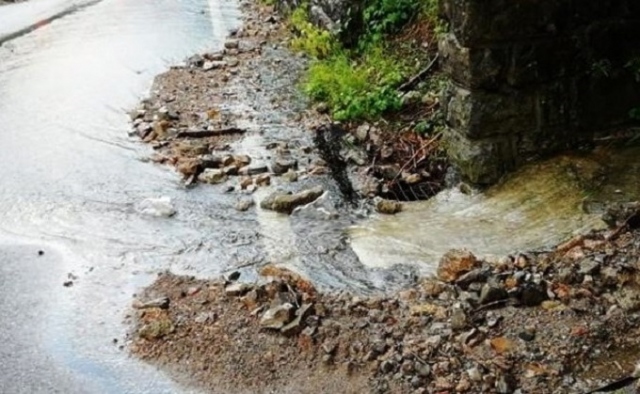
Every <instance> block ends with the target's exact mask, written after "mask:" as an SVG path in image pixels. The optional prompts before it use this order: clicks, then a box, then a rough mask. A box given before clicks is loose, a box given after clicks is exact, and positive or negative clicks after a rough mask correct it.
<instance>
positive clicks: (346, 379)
mask: <svg viewBox="0 0 640 394" xmlns="http://www.w3.org/2000/svg"><path fill="white" fill-rule="evenodd" d="M608 236H611V232H606V233H594V234H590V235H587V236H579V237H576V238H574V239H571V240H569V241H567V242H566V243H565V244H562V245H559V246H558V247H557V248H555V249H554V250H551V251H546V252H540V253H524V254H518V255H513V256H505V257H504V258H501V259H499V260H497V261H484V260H479V259H477V258H476V257H475V256H473V255H472V254H471V253H470V252H468V251H452V252H449V253H447V254H446V255H445V256H443V258H442V260H441V262H440V265H439V268H438V274H437V276H435V277H432V278H424V279H420V280H418V281H417V283H416V284H415V285H413V286H410V287H407V288H406V289H404V290H402V291H400V292H398V293H395V294H386V295H384V294H381V295H374V296H366V297H365V296H358V295H353V294H348V293H346V292H338V293H324V294H323V293H321V292H319V291H318V290H317V289H315V288H314V286H313V284H311V283H309V282H308V281H306V280H305V279H304V278H301V277H299V276H297V275H296V274H294V273H291V272H289V271H286V270H284V269H278V268H276V267H273V266H267V267H265V268H263V269H262V271H261V277H260V279H259V280H258V281H255V282H251V283H244V282H242V277H240V278H236V277H235V276H233V275H231V278H218V279H212V280H202V279H195V278H193V277H181V276H175V275H172V274H170V273H163V274H160V275H159V276H158V278H157V280H156V281H155V282H154V283H153V284H152V285H151V286H150V287H148V288H147V289H145V290H144V292H143V293H141V294H140V295H139V296H138V299H137V300H136V302H135V303H134V307H135V308H137V310H136V312H135V313H134V316H133V321H134V326H135V329H134V331H133V332H132V334H131V338H130V340H131V343H130V349H131V351H132V352H133V353H134V354H135V355H137V356H139V357H141V358H142V359H144V360H148V361H150V362H152V363H155V364H158V365H161V366H163V367H165V368H167V369H168V370H170V371H174V372H179V373H180V374H181V375H182V376H189V377H191V378H193V379H194V380H196V381H197V382H198V383H199V384H200V385H202V387H204V388H206V389H209V390H210V391H211V392H230V393H235V392H251V393H263V392H264V393H267V392H277V393H280V392H296V393H317V392H326V393H329V392H332V393H514V392H520V393H541V394H542V393H584V392H587V389H594V388H596V387H599V386H601V385H603V384H604V383H605V382H607V381H610V380H617V379H619V378H622V377H624V376H627V375H628V374H629V373H630V372H631V371H632V370H633V367H634V363H635V362H636V361H637V358H636V355H637V350H638V345H639V343H638V342H639V341H638V335H639V334H640V332H639V330H640V327H639V326H638V323H639V319H640V315H639V314H638V310H640V276H639V273H640V232H639V231H637V230H634V231H627V232H624V233H619V234H616V235H615V236H614V237H611V239H607V237H608ZM231 279H233V280H231ZM158 298H160V299H161V300H163V301H162V302H161V304H162V305H161V307H157V305H158V302H157V301H155V303H154V301H152V300H157V299H158ZM150 300H151V301H152V302H151V303H148V304H145V302H149V301H150ZM283 311H285V312H283ZM274 316H275V317H274Z"/></svg>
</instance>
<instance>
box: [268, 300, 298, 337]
mask: <svg viewBox="0 0 640 394" xmlns="http://www.w3.org/2000/svg"><path fill="white" fill-rule="evenodd" d="M294 310H295V307H294V306H293V305H292V304H290V303H288V302H285V303H284V304H280V305H278V306H276V307H273V308H271V309H269V310H267V311H266V312H265V313H264V315H262V318H261V319H260V325H261V326H262V327H264V328H270V329H274V330H280V329H281V328H282V327H284V326H285V325H286V324H288V323H289V322H290V321H291V320H292V318H293V314H294Z"/></svg>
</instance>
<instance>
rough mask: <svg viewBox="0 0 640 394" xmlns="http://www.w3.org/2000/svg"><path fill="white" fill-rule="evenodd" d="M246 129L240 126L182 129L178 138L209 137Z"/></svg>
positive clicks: (240, 132) (241, 131)
mask: <svg viewBox="0 0 640 394" xmlns="http://www.w3.org/2000/svg"><path fill="white" fill-rule="evenodd" d="M246 131H247V130H245V129H240V128H238V127H228V128H225V129H216V130H197V131H181V132H179V133H178V138H207V137H216V136H219V135H229V134H242V133H244V132H246Z"/></svg>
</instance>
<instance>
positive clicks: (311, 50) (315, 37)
mask: <svg viewBox="0 0 640 394" xmlns="http://www.w3.org/2000/svg"><path fill="white" fill-rule="evenodd" d="M289 25H290V26H291V27H292V28H293V29H294V30H295V31H296V32H297V34H298V36H297V37H295V38H294V39H293V40H292V41H291V47H292V48H293V49H294V50H296V51H301V52H304V53H306V54H308V55H309V56H311V57H313V58H317V59H321V58H324V57H327V56H329V55H330V54H331V53H333V52H334V51H336V50H338V48H339V44H338V42H337V40H336V38H335V37H334V36H333V35H332V34H331V33H330V32H328V31H327V30H323V29H320V28H318V27H316V26H314V25H313V24H312V23H311V22H309V18H308V11H307V7H306V6H300V7H299V8H297V9H296V10H295V11H294V12H293V13H292V14H291V16H290V18H289Z"/></svg>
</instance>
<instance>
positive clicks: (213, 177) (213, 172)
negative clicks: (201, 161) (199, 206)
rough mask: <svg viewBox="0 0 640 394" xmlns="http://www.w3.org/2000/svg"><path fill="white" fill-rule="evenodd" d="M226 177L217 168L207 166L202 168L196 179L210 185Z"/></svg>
mask: <svg viewBox="0 0 640 394" xmlns="http://www.w3.org/2000/svg"><path fill="white" fill-rule="evenodd" d="M227 179H228V177H227V175H226V174H225V173H224V171H223V170H221V169H217V168H208V169H206V170H204V172H202V173H201V174H200V175H198V180H199V181H200V182H204V183H209V184H212V185H216V184H218V183H223V182H226V181H227Z"/></svg>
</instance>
